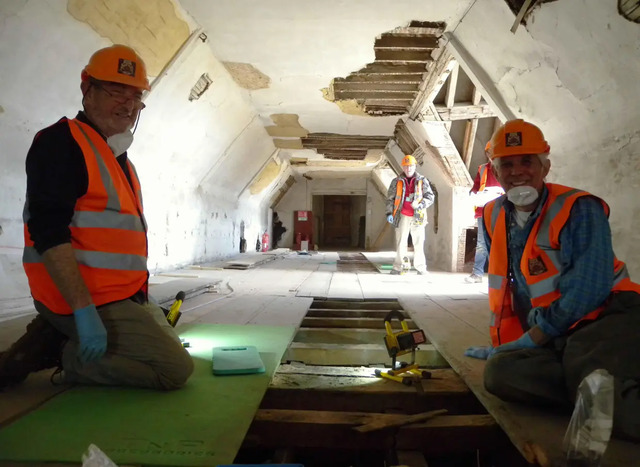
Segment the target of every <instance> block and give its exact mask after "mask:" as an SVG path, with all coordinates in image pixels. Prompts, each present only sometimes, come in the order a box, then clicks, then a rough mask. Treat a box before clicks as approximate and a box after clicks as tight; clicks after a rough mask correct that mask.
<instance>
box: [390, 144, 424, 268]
mask: <svg viewBox="0 0 640 467" xmlns="http://www.w3.org/2000/svg"><path fill="white" fill-rule="evenodd" d="M402 171H403V174H402V175H398V176H397V177H396V178H394V179H393V180H392V181H391V184H390V185H389V190H388V191H387V204H386V216H387V222H389V223H390V224H392V225H393V226H394V227H395V229H396V259H395V260H394V262H393V269H392V270H391V274H402V273H403V269H402V263H403V260H404V258H405V257H407V241H408V239H409V233H411V240H412V242H413V267H414V268H415V269H416V271H418V274H421V275H422V274H427V260H426V258H425V256H424V240H425V226H426V225H427V208H428V207H429V206H431V205H432V204H433V202H434V200H435V197H434V195H433V191H432V190H431V185H430V184H429V180H427V179H426V178H425V177H423V176H422V175H420V174H419V173H417V172H416V159H415V157H413V156H410V155H407V156H404V158H403V159H402Z"/></svg>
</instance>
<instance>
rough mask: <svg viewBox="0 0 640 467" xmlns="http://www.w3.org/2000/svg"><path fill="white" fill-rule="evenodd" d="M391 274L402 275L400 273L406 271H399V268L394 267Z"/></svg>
mask: <svg viewBox="0 0 640 467" xmlns="http://www.w3.org/2000/svg"><path fill="white" fill-rule="evenodd" d="M390 274H391V275H392V276H400V275H402V274H404V271H398V270H397V269H392V270H391V272H390Z"/></svg>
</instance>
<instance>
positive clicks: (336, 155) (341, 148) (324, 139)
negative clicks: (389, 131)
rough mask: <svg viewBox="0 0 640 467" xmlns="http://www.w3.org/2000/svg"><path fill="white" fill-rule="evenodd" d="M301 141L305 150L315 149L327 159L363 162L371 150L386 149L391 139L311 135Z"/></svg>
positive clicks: (382, 137) (326, 134) (330, 134)
mask: <svg viewBox="0 0 640 467" xmlns="http://www.w3.org/2000/svg"><path fill="white" fill-rule="evenodd" d="M301 141H302V147H303V148H305V149H315V150H316V152H317V153H318V154H323V155H324V157H325V158H327V159H339V160H363V159H364V158H365V157H366V156H367V151H368V150H369V149H384V147H385V146H386V144H387V142H388V141H389V137H388V136H363V135H339V134H334V133H310V134H309V135H308V136H307V137H305V138H301Z"/></svg>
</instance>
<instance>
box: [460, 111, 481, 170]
mask: <svg viewBox="0 0 640 467" xmlns="http://www.w3.org/2000/svg"><path fill="white" fill-rule="evenodd" d="M477 131H478V119H476V118H473V119H471V120H467V124H466V126H465V129H464V141H463V143H462V162H464V165H465V166H466V167H467V169H469V165H470V164H471V156H473V145H474V143H475V140H476V132H477Z"/></svg>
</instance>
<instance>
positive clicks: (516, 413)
mask: <svg viewBox="0 0 640 467" xmlns="http://www.w3.org/2000/svg"><path fill="white" fill-rule="evenodd" d="M400 302H401V304H402V305H403V307H404V308H405V310H407V311H408V312H409V313H410V314H411V316H412V318H413V319H414V320H415V321H416V323H418V324H419V325H420V326H421V327H422V329H424V331H425V333H426V334H427V336H428V337H429V339H430V340H431V342H433V344H434V346H435V347H436V348H437V349H438V351H439V352H440V353H441V354H442V355H443V356H444V357H445V358H446V360H447V361H448V362H449V364H450V365H451V367H452V368H453V369H454V370H455V371H456V373H458V374H459V375H460V377H461V378H462V379H463V380H464V382H465V383H466V384H467V385H468V386H469V388H470V389H471V390H472V391H473V393H474V394H475V395H476V397H477V398H478V400H479V401H480V402H481V403H482V404H483V405H484V406H485V407H486V409H487V410H488V412H489V413H490V414H491V415H492V416H493V417H495V420H496V421H497V422H498V424H499V425H500V426H501V427H502V428H503V430H504V431H505V433H507V435H508V436H509V438H510V440H511V442H512V443H513V445H515V446H516V448H518V450H519V451H520V453H521V454H522V455H523V456H524V457H525V459H527V461H528V462H530V463H532V464H536V465H543V466H562V465H565V459H564V455H563V451H562V440H563V438H564V434H565V431H566V429H567V426H568V422H569V416H567V415H559V414H556V413H552V412H549V411H545V410H542V409H538V408H535V407H528V406H524V405H520V404H514V403H509V402H504V401H502V400H500V399H499V398H497V397H495V396H493V395H491V394H489V393H488V392H487V391H486V390H485V389H484V383H483V372H484V366H485V361H484V360H478V359H474V358H470V357H465V356H464V351H465V349H466V348H467V347H469V346H471V345H489V344H490V341H489V332H488V328H487V329H486V330H485V331H480V330H478V329H476V328H474V327H473V326H471V325H470V324H468V323H467V322H466V321H465V319H464V316H463V317H462V318H461V317H460V316H458V313H457V312H456V310H455V309H450V310H447V309H444V308H441V307H440V306H436V305H434V304H433V303H430V301H429V300H424V299H418V298H415V297H408V296H407V297H401V298H400ZM477 307H478V311H477V312H478V313H480V314H482V315H483V316H486V303H484V304H483V303H481V302H479V303H478V305H477ZM638 458H640V446H639V445H638V444H635V443H630V442H626V441H621V440H617V439H612V440H611V441H610V442H609V445H608V447H607V451H606V452H605V455H604V459H603V463H602V465H603V466H607V467H622V466H628V465H635V463H636V462H637V459H638Z"/></svg>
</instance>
